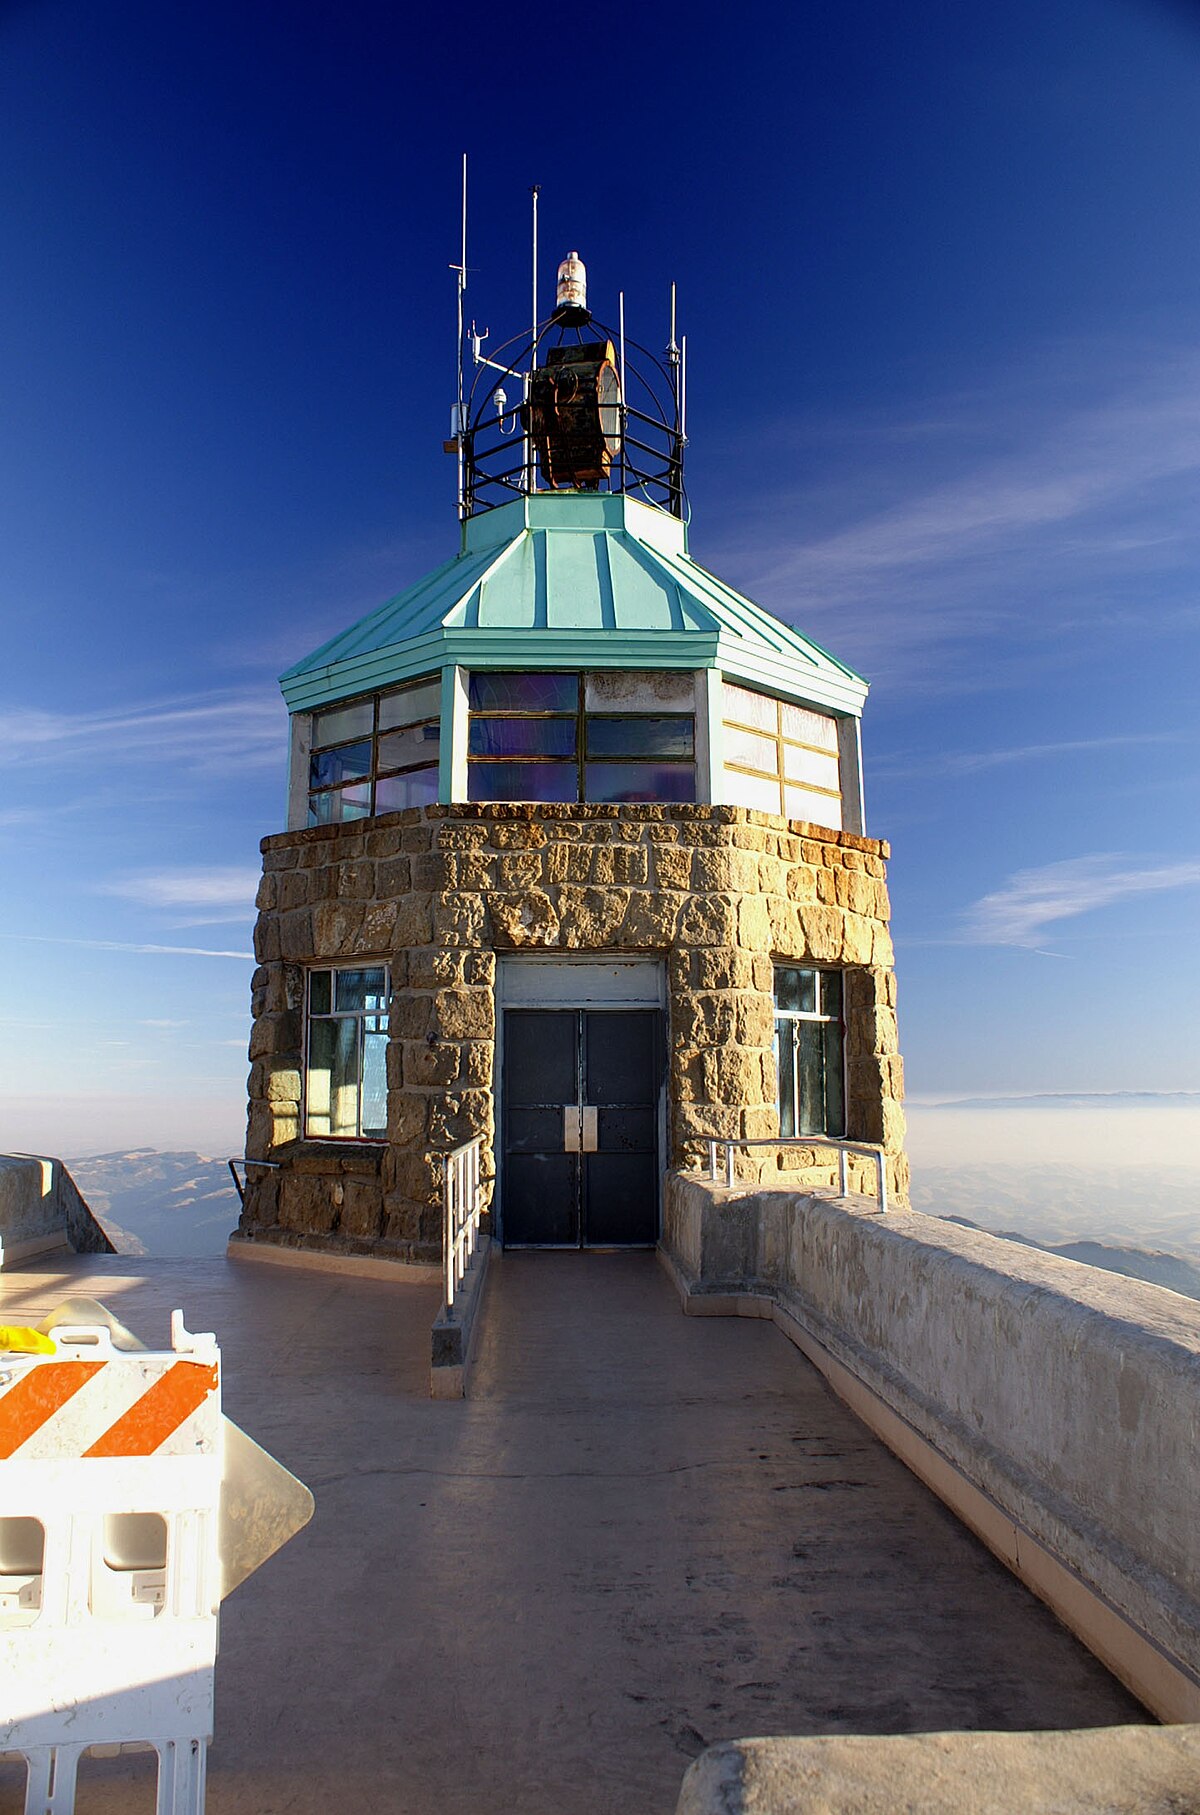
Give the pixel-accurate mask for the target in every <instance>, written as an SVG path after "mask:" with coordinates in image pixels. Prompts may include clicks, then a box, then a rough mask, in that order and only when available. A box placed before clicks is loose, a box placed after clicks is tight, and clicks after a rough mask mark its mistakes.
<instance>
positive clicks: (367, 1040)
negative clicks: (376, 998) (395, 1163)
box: [362, 1032, 387, 1139]
mask: <svg viewBox="0 0 1200 1815" xmlns="http://www.w3.org/2000/svg"><path fill="white" fill-rule="evenodd" d="M362 1132H363V1134H365V1135H375V1136H377V1137H378V1138H380V1139H382V1138H383V1136H384V1135H386V1134H387V1034H386V1033H369V1032H368V1033H367V1034H365V1035H364V1038H363V1085H362Z"/></svg>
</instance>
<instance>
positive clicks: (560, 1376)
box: [0, 1254, 1143, 1815]
mask: <svg viewBox="0 0 1200 1815" xmlns="http://www.w3.org/2000/svg"><path fill="white" fill-rule="evenodd" d="M78 1292H88V1293H90V1294H91V1295H93V1296H95V1297H98V1298H101V1299H103V1300H105V1301H106V1302H107V1303H108V1304H109V1305H110V1306H111V1308H112V1309H113V1311H114V1312H115V1313H116V1314H117V1315H118V1316H120V1317H121V1318H122V1319H123V1320H124V1321H125V1322H127V1323H128V1324H129V1325H130V1326H131V1327H132V1328H133V1329H134V1330H136V1331H137V1332H138V1334H139V1335H141V1336H142V1337H143V1338H144V1339H145V1340H147V1341H150V1342H152V1343H163V1342H164V1341H165V1339H166V1328H167V1319H168V1314H169V1312H170V1309H171V1307H172V1306H173V1305H176V1304H179V1305H182V1306H183V1308H184V1310H185V1314H186V1318H187V1322H188V1325H189V1327H190V1328H193V1329H194V1328H200V1329H215V1330H216V1332H217V1335H218V1338H219V1339H220V1341H221V1343H222V1347H223V1351H224V1360H225V1396H226V1408H227V1410H228V1411H229V1414H230V1415H231V1416H232V1417H233V1418H235V1419H236V1420H237V1421H238V1422H239V1423H241V1424H242V1425H243V1426H244V1427H245V1429H246V1430H247V1431H248V1432H249V1433H250V1434H251V1435H252V1436H253V1437H255V1438H256V1439H257V1440H258V1441H259V1442H260V1443H262V1444H264V1445H265V1446H266V1447H267V1448H268V1449H270V1450H271V1451H272V1452H273V1453H274V1454H276V1455H277V1456H278V1457H279V1459H280V1460H281V1461H282V1462H284V1463H286V1464H287V1466H288V1467H290V1468H291V1469H293V1470H294V1471H295V1472H296V1473H297V1474H298V1475H300V1476H301V1478H302V1479H303V1480H305V1481H307V1482H308V1484H309V1485H310V1486H311V1487H312V1489H313V1491H314V1493H315V1495H316V1499H317V1514H316V1517H315V1519H314V1521H313V1523H312V1525H311V1526H310V1527H309V1528H308V1529H307V1531H305V1532H304V1533H302V1534H301V1535H300V1536H299V1537H298V1538H296V1539H295V1540H294V1541H293V1542H292V1544H290V1545H289V1546H288V1547H287V1549H286V1550H284V1551H283V1552H281V1553H280V1555H279V1556H278V1557H276V1558H275V1559H274V1560H273V1561H272V1562H271V1563H269V1564H268V1565H267V1566H266V1567H265V1568H264V1569H263V1570H262V1571H261V1572H260V1574H259V1575H257V1576H255V1577H254V1578H252V1580H251V1581H250V1582H248V1583H247V1584H245V1586H243V1587H242V1588H240V1589H239V1590H238V1591H237V1593H236V1594H235V1595H233V1596H232V1598H231V1599H230V1600H229V1601H228V1602H227V1603H226V1607H225V1610H224V1613H223V1615H222V1635H221V1636H222V1646H221V1658H220V1662H219V1664H218V1669H217V1736H216V1740H215V1742H214V1745H213V1748H212V1751H211V1754H210V1779H209V1797H208V1809H209V1812H210V1815H235V1812H237V1815H284V1812H285V1811H286V1812H287V1815H328V1811H330V1810H333V1809H338V1810H343V1809H346V1810H348V1809H354V1810H360V1809H361V1810H380V1811H395V1812H396V1815H468V1811H469V1812H470V1815H485V1812H490V1811H505V1812H507V1811H514V1812H516V1811H520V1812H521V1815H543V1812H544V1815H551V1812H552V1815H617V1812H618V1811H619V1812H620V1815H670V1811H671V1810H673V1808H674V1805H675V1798H676V1796H677V1794H678V1790H679V1783H680V1779H681V1777H682V1774H683V1771H684V1769H685V1768H686V1766H687V1764H688V1761H689V1760H690V1759H691V1758H692V1757H693V1756H694V1755H695V1754H696V1753H697V1752H699V1751H700V1750H701V1749H702V1748H703V1747H704V1746H705V1745H707V1744H709V1743H710V1742H712V1741H716V1740H719V1739H725V1738H730V1737H735V1736H748V1735H754V1734H760V1735H766V1734H789V1733H790V1734H810V1733H906V1732H913V1731H922V1730H935V1729H943V1728H959V1729H976V1728H995V1729H1006V1728H1026V1727H1083V1726H1091V1725H1107V1724H1115V1723H1121V1722H1130V1721H1137V1720H1139V1719H1141V1718H1143V1716H1142V1715H1141V1713H1140V1710H1139V1709H1138V1708H1137V1706H1136V1704H1134V1703H1133V1702H1132V1701H1131V1700H1130V1698H1129V1697H1128V1696H1127V1695H1126V1694H1125V1693H1124V1692H1123V1691H1122V1690H1121V1689H1120V1688H1119V1686H1118V1685H1117V1684H1115V1683H1114V1682H1113V1680H1112V1679H1111V1678H1110V1677H1109V1676H1108V1675H1107V1674H1106V1673H1105V1672H1104V1670H1102V1669H1101V1667H1100V1666H1099V1665H1098V1664H1097V1663H1096V1662H1095V1661H1094V1660H1093V1659H1092V1658H1091V1657H1090V1656H1089V1655H1088V1654H1087V1653H1086V1652H1085V1651H1083V1649H1082V1648H1081V1647H1080V1646H1079V1645H1078V1644H1077V1643H1076V1642H1075V1641H1074V1640H1073V1639H1072V1638H1071V1637H1070V1636H1069V1635H1068V1634H1067V1633H1066V1632H1065V1631H1064V1630H1063V1629H1062V1628H1061V1627H1060V1626H1059V1625H1058V1624H1057V1622H1056V1621H1055V1620H1054V1618H1053V1616H1052V1615H1050V1614H1049V1613H1048V1612H1047V1611H1046V1610H1045V1609H1044V1608H1043V1607H1041V1606H1040V1604H1039V1603H1038V1602H1036V1601H1035V1600H1033V1599H1032V1598H1031V1597H1030V1596H1029V1595H1028V1594H1027V1593H1026V1591H1025V1590H1024V1589H1023V1588H1021V1587H1020V1585H1019V1584H1017V1583H1016V1582H1015V1581H1014V1580H1013V1579H1012V1578H1011V1577H1009V1576H1008V1575H1007V1574H1006V1573H1005V1572H1004V1571H1003V1570H1002V1569H1001V1568H1000V1566H999V1565H998V1564H997V1563H995V1562H994V1561H993V1559H992V1558H991V1557H990V1556H989V1555H988V1553H987V1552H986V1551H984V1550H983V1549H982V1548H981V1546H979V1545H978V1544H977V1543H976V1541H975V1540H974V1539H973V1538H972V1537H971V1536H970V1535H969V1534H968V1533H966V1532H965V1531H964V1530H963V1529H961V1528H960V1527H959V1526H958V1525H957V1524H956V1523H955V1521H954V1520H953V1519H952V1518H951V1517H950V1516H949V1515H948V1514H947V1513H945V1512H944V1511H943V1510H942V1508H941V1507H940V1505H939V1504H938V1502H937V1501H935V1500H934V1499H933V1498H932V1497H931V1496H930V1495H929V1494H928V1493H927V1492H926V1490H925V1489H924V1488H923V1487H922V1486H921V1485H920V1484H919V1483H918V1482H917V1481H916V1480H915V1479H914V1478H913V1477H912V1476H910V1475H909V1474H908V1473H907V1471H906V1470H905V1469H904V1468H903V1467H902V1466H901V1465H900V1464H899V1463H898V1462H896V1461H895V1460H894V1458H893V1457H892V1456H891V1455H890V1454H889V1453H888V1452H887V1451H886V1450H885V1449H883V1448H882V1446H881V1445H879V1444H878V1443H877V1442H876V1441H875V1439H874V1438H873V1437H871V1436H870V1435H869V1433H868V1432H867V1431H866V1430H865V1429H864V1428H863V1427H862V1426H861V1425H859V1424H858V1423H857V1421H856V1420H855V1419H854V1418H853V1417H852V1416H851V1415H850V1414H849V1413H848V1412H847V1411H846V1410H845V1409H844V1408H843V1407H842V1406H841V1405H840V1403H839V1402H838V1401H837V1400H836V1399H834V1398H833V1397H832V1395H831V1394H830V1392H829V1390H828V1388H827V1387H826V1386H825V1384H824V1382H823V1381H822V1379H821V1378H820V1376H819V1375H817V1374H816V1372H815V1371H814V1370H813V1369H812V1368H811V1367H810V1366H809V1365H808V1363H807V1362H805V1361H804V1360H803V1358H802V1357H801V1356H799V1355H798V1354H797V1352H796V1351H795V1350H794V1349H793V1348H792V1347H791V1346H790V1345H789V1344H788V1342H787V1341H786V1340H785V1338H784V1337H783V1336H782V1335H780V1333H779V1332H778V1331H776V1330H775V1329H774V1328H772V1327H771V1326H770V1325H767V1324H765V1323H755V1322H742V1321H736V1320H724V1319H707V1318H685V1317H683V1316H682V1315H681V1314H680V1312H679V1308H678V1304H677V1301H676V1299H675V1296H674V1294H673V1292H672V1290H671V1288H670V1286H669V1285H668V1283H667V1281H666V1279H665V1276H664V1275H663V1273H662V1271H661V1269H660V1268H659V1266H658V1264H657V1262H656V1261H655V1260H654V1259H653V1257H651V1256H647V1255H639V1254H628V1255H573V1254H545V1255H506V1256H503V1257H498V1258H497V1259H496V1261H495V1262H494V1263H493V1268H492V1273H491V1277H490V1279H489V1282H488V1297H487V1302H486V1303H485V1305H484V1308H483V1331H482V1339H481V1344H480V1354H479V1359H478V1362H477V1365H476V1371H475V1376H474V1380H473V1384H472V1397H471V1398H470V1399H468V1400H466V1401H464V1402H450V1403H440V1404H434V1403H431V1402H430V1400H429V1399H428V1397H427V1393H428V1332H429V1325H430V1323H431V1321H432V1319H433V1316H434V1314H435V1311H436V1308H437V1307H436V1300H437V1292H436V1289H431V1288H425V1287H411V1286H404V1287H400V1286H392V1285H390V1284H381V1283H378V1282H376V1281H373V1280H371V1281H368V1280H355V1279H350V1280H347V1279H339V1278H333V1277H330V1276H326V1275H321V1274H315V1273H308V1272H301V1271H294V1270H289V1269H283V1268H275V1267H269V1266H266V1265H261V1264H259V1265H256V1264H252V1263H249V1262H244V1261H243V1262H222V1261H215V1262H204V1261H199V1262H191V1261H185V1262H174V1261H158V1262H155V1261H139V1262H133V1261H129V1260H122V1259H120V1258H117V1259H109V1260H100V1261H94V1260H90V1259H87V1258H85V1257H82V1256H81V1257H79V1258H78V1259H76V1260H75V1261H73V1262H69V1263H68V1264H67V1266H66V1267H65V1268H64V1269H62V1270H61V1271H58V1272H56V1273H55V1274H53V1275H50V1274H43V1275H37V1274H33V1273H31V1272H23V1273H17V1274H14V1275H11V1276H5V1277H4V1279H3V1280H2V1281H0V1305H2V1307H3V1316H4V1320H5V1321H18V1320H24V1319H26V1318H27V1319H29V1320H33V1319H34V1318H35V1317H37V1316H40V1315H42V1314H44V1313H45V1311H47V1310H49V1309H50V1308H51V1307H52V1306H53V1305H54V1304H55V1303H57V1302H58V1301H59V1300H60V1299H61V1298H63V1297H65V1296H67V1295H68V1294H69V1293H78ZM94 1778H95V1781H93V1782H89V1783H88V1785H87V1792H88V1799H87V1800H86V1802H85V1801H84V1800H83V1797H82V1795H81V1800H80V1815H138V1812H139V1810H141V1809H143V1808H144V1809H147V1810H152V1808H153V1798H152V1792H151V1789H150V1783H149V1778H148V1775H147V1772H146V1768H145V1762H144V1761H143V1760H141V1759H140V1758H132V1759H131V1758H121V1759H118V1760H114V1761H98V1762H97V1764H96V1765H95V1767H94ZM2 1783H7V1784H8V1785H9V1786H10V1787H9V1789H8V1790H7V1792H5V1791H4V1790H3V1789H0V1811H3V1812H4V1815H7V1812H8V1811H10V1810H19V1808H20V1802H19V1799H18V1798H17V1795H16V1792H15V1790H14V1789H13V1788H12V1787H11V1786H12V1777H11V1773H10V1774H9V1775H8V1776H6V1777H3V1778H0V1784H2Z"/></svg>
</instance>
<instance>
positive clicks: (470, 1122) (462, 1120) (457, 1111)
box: [429, 1090, 492, 1153]
mask: <svg viewBox="0 0 1200 1815" xmlns="http://www.w3.org/2000/svg"><path fill="white" fill-rule="evenodd" d="M491 1132H492V1098H491V1092H490V1091H487V1090H463V1091H460V1092H458V1094H457V1095H453V1096H437V1097H433V1098H431V1099H430V1111H429V1144H430V1146H431V1147H433V1148H435V1149H439V1150H440V1151H442V1152H446V1153H448V1152H451V1151H452V1150H453V1149H454V1148H455V1147H461V1146H462V1144H463V1142H464V1141H472V1140H474V1139H475V1137H476V1136H477V1135H483V1136H485V1137H490V1135H491Z"/></svg>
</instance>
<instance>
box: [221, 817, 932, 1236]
mask: <svg viewBox="0 0 1200 1815" xmlns="http://www.w3.org/2000/svg"><path fill="white" fill-rule="evenodd" d="M262 850H263V880H262V885H261V888H260V890H259V900H258V905H259V910H260V917H259V921H258V927H257V930H256V933H255V951H256V956H257V958H258V969H257V970H256V971H255V974H254V981H253V1013H254V1026H253V1032H252V1035H251V1044H250V1059H251V1070H250V1087H249V1094H250V1109H249V1129H248V1134H247V1144H246V1154H247V1159H248V1160H249V1161H250V1163H251V1164H250V1172H249V1184H248V1188H247V1194H246V1204H245V1210H244V1214H243V1217H242V1224H241V1232H242V1234H243V1235H244V1236H246V1237H248V1238H250V1239H266V1240H271V1241H275V1242H280V1243H283V1244H284V1245H290V1246H305V1247H317V1248H322V1249H326V1250H332V1251H336V1252H343V1253H374V1254H380V1253H382V1254H389V1255H393V1256H395V1257H397V1258H406V1259H422V1260H428V1259H430V1258H431V1257H436V1256H437V1255H438V1253H440V1239H441V1233H440V1232H441V1211H440V1181H441V1171H442V1166H441V1159H440V1157H439V1156H441V1155H443V1154H445V1153H447V1152H449V1151H451V1150H452V1149H453V1148H455V1147H457V1146H458V1145H460V1144H461V1143H462V1142H464V1141H467V1140H470V1139H472V1138H473V1137H474V1136H475V1135H482V1136H483V1137H484V1141H485V1148H486V1157H485V1177H486V1179H487V1181H488V1184H489V1187H490V1184H491V1180H492V1178H493V1176H494V1171H493V1156H492V1151H491V1149H492V1142H493V1137H494V1124H493V1098H492V1090H493V1066H494V1057H495V1045H494V1042H495V1034H496V1007H495V979H496V956H497V954H498V953H505V952H518V951H523V952H531V951H546V952H563V953H578V952H603V953H619V952H641V953H656V954H661V956H662V957H663V958H664V959H665V961H666V969H667V982H668V1016H669V1035H668V1039H669V1052H670V1073H669V1085H668V1099H669V1140H670V1153H669V1155H668V1164H669V1165H671V1166H672V1167H685V1166H689V1165H694V1164H697V1163H699V1162H700V1161H701V1160H703V1159H705V1158H706V1157H707V1156H706V1145H705V1144H706V1142H707V1141H708V1139H709V1138H710V1137H716V1138H724V1139H754V1138H758V1137H769V1136H772V1135H777V1134H778V1132H779V1122H778V1111H777V1109H776V1106H775V1105H776V1078H775V1061H774V1055H773V1037H774V1007H773V966H774V964H775V963H777V962H813V963H817V964H825V965H835V966H838V967H842V968H844V970H845V972H846V1008H845V1013H846V1039H847V1083H848V1095H847V1133H848V1137H849V1138H850V1139H853V1140H861V1141H868V1142H879V1143H882V1144H883V1145H884V1147H885V1149H886V1151H887V1153H888V1156H889V1159H888V1170H889V1180H890V1188H891V1190H892V1193H893V1194H894V1197H895V1199H896V1201H897V1202H900V1203H903V1202H904V1201H905V1199H906V1196H907V1186H908V1166H907V1161H906V1160H905V1158H904V1153H903V1141H904V1121H903V1114H902V1111H901V1108H900V1103H901V1097H902V1094H903V1082H902V1071H901V1061H900V1057H899V1053H898V1050H897V1037H896V1013H895V1009H896V991H895V977H894V974H893V972H892V968H891V967H892V944H891V938H890V935H889V931H888V900H887V890H886V887H885V882H884V876H885V867H884V866H885V859H886V857H887V856H888V848H887V846H886V845H885V844H882V843H880V842H879V841H877V840H873V839H866V838H859V837H856V836H855V835H854V834H852V833H846V832H833V831H826V830H825V829H823V828H817V827H812V826H807V825H800V824H798V823H796V822H788V821H785V820H781V819H776V818H773V817H771V816H769V815H767V814H763V813H754V812H750V811H748V810H747V809H744V808H740V807H710V806H653V805H647V806H640V805H639V806H569V807H556V806H527V805H515V806H491V805H489V806H453V807H428V808H422V809H414V810H410V811H408V812H405V813H394V814H389V815H388V816H386V817H385V818H380V819H375V820H370V821H357V822H352V823H350V824H347V825H341V826H321V827H316V828H313V829H312V830H309V831H301V832H288V833H282V834H280V835H278V836H276V837H272V838H267V839H264V841H263V846H262ZM370 960H374V961H376V962H387V963H388V964H389V965H390V966H391V976H392V992H393V993H392V1001H391V1019H390V1041H389V1049H388V1138H387V1141H386V1142H381V1143H370V1142H363V1143H359V1142H330V1141H309V1140H305V1139H303V1138H302V1133H301V1126H300V1080H301V1067H302V1050H303V1026H302V1019H303V1002H304V970H305V967H306V966H308V965H312V964H326V963H328V964H332V963H347V962H353V961H358V962H364V963H365V962H367V961H370ZM256 1160H258V1161H265V1160H270V1161H274V1162H276V1163H277V1166H276V1167H275V1168H267V1167H263V1166H258V1167H255V1166H254V1164H253V1162H254V1161H256ZM751 1169H753V1171H754V1173H755V1174H756V1175H757V1176H759V1177H770V1176H778V1174H779V1172H780V1171H782V1170H784V1169H786V1171H787V1173H788V1175H789V1177H790V1178H798V1180H799V1181H800V1182H803V1183H807V1184H830V1183H832V1182H833V1179H834V1177H835V1176H836V1162H835V1160H834V1159H833V1157H832V1156H831V1155H830V1154H829V1152H828V1150H826V1151H825V1152H824V1153H823V1152H822V1151H821V1150H820V1144H819V1142H818V1143H816V1144H815V1145H814V1147H813V1148H812V1149H806V1148H805V1149H791V1150H785V1151H784V1152H782V1153H776V1152H773V1151H771V1150H767V1157H765V1158H757V1157H753V1156H751V1158H749V1159H748V1158H747V1156H742V1157H741V1159H740V1161H739V1171H740V1172H741V1173H742V1174H743V1175H745V1174H746V1173H748V1172H749V1171H751ZM872 1173H873V1168H872V1167H871V1164H870V1162H869V1161H863V1162H862V1163H861V1166H860V1165H859V1163H858V1162H856V1161H853V1160H852V1162H851V1179H852V1182H854V1183H855V1184H857V1183H859V1182H861V1183H862V1184H863V1186H864V1188H866V1189H869V1188H870V1186H869V1184H868V1182H867V1181H868V1179H869V1177H870V1176H871V1175H872Z"/></svg>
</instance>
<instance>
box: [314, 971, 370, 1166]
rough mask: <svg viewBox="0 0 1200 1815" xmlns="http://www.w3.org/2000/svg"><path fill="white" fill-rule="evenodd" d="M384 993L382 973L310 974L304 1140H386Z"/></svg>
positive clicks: (324, 972) (342, 972)
mask: <svg viewBox="0 0 1200 1815" xmlns="http://www.w3.org/2000/svg"><path fill="white" fill-rule="evenodd" d="M389 993H390V986H389V981H388V972H387V966H386V965H382V964H377V965H369V966H366V967H356V968H354V969H350V968H345V969H342V968H339V969H336V970H334V969H330V970H311V971H309V973H308V1003H307V1029H306V1031H307V1051H308V1058H307V1063H306V1065H305V1079H304V1132H305V1134H306V1135H312V1136H316V1137H318V1138H334V1139H338V1140H383V1139H384V1138H385V1136H386V1134H387V1041H388V996H389Z"/></svg>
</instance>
